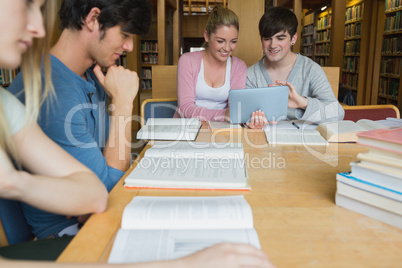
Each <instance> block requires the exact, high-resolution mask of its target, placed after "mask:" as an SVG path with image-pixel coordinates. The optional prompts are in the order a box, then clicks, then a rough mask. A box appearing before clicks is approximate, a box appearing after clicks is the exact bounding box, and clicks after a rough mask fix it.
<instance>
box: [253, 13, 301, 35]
mask: <svg viewBox="0 0 402 268" xmlns="http://www.w3.org/2000/svg"><path fill="white" fill-rule="evenodd" d="M298 24H299V23H298V21H297V18H296V15H295V14H294V13H293V12H292V11H290V10H289V9H286V8H283V7H271V8H269V9H268V10H267V11H266V12H265V14H264V15H263V16H262V17H261V19H260V23H259V25H258V28H259V30H260V36H261V37H271V36H274V35H275V34H277V33H279V32H282V31H285V32H286V31H288V32H289V34H290V37H293V36H294V35H295V33H296V32H297V26H298Z"/></svg>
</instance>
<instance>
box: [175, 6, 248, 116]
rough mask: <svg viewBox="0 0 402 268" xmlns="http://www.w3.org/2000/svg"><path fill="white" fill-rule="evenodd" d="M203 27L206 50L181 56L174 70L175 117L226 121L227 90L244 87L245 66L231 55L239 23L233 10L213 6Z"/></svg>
mask: <svg viewBox="0 0 402 268" xmlns="http://www.w3.org/2000/svg"><path fill="white" fill-rule="evenodd" d="M205 28H206V29H205V31H204V39H205V43H204V47H205V50H204V51H197V52H191V53H186V54H184V55H182V56H181V57H180V60H179V64H178V67H177V95H178V108H179V111H178V113H176V115H175V116H176V117H185V118H193V117H196V118H200V119H201V120H204V121H225V120H228V119H229V117H228V115H229V109H228V108H229V107H228V97H229V90H230V89H241V88H245V85H246V70H247V67H246V64H245V63H244V62H243V61H242V60H241V59H239V58H236V57H233V56H232V53H233V52H234V51H235V49H236V46H237V38H238V35H239V21H238V18H237V16H236V14H235V13H234V12H233V11H231V10H229V9H227V8H223V7H222V6H216V7H215V8H214V9H213V10H212V12H211V14H210V16H209V18H208V21H207V24H206V27H205Z"/></svg>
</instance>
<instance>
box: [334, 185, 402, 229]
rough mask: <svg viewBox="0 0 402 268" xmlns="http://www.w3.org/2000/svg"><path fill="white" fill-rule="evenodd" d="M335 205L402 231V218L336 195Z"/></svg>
mask: <svg viewBox="0 0 402 268" xmlns="http://www.w3.org/2000/svg"><path fill="white" fill-rule="evenodd" d="M335 203H336V204H337V205H338V206H340V207H343V208H346V209H349V210H352V211H354V212H357V213H359V214H362V215H364V216H367V217H370V218H373V219H375V220H378V221H381V222H384V223H386V224H389V225H392V226H395V227H398V228H401V229H402V216H401V215H398V214H395V213H392V212H389V211H387V210H384V209H380V208H377V207H375V206H371V205H369V204H367V203H363V202H360V201H357V200H356V199H353V198H350V197H347V196H343V195H340V194H339V193H336V195H335Z"/></svg>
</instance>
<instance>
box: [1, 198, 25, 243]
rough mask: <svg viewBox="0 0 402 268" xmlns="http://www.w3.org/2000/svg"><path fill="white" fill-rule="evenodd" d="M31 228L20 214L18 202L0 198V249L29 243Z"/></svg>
mask: <svg viewBox="0 0 402 268" xmlns="http://www.w3.org/2000/svg"><path fill="white" fill-rule="evenodd" d="M32 238H33V234H32V232H31V228H30V227H29V225H28V224H27V222H26V220H25V217H24V215H23V213H22V209H21V204H20V202H17V201H13V200H7V199H2V198H0V247H1V246H8V245H13V244H18V243H21V242H26V241H29V240H31V239H32Z"/></svg>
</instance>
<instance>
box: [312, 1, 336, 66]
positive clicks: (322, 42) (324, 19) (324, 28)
mask: <svg viewBox="0 0 402 268" xmlns="http://www.w3.org/2000/svg"><path fill="white" fill-rule="evenodd" d="M331 13H332V12H331V8H327V10H325V11H324V12H322V13H320V14H318V15H317V17H316V30H315V45H314V60H315V62H317V63H318V64H319V65H321V66H328V65H329V54H330V42H331V40H330V36H331V20H332V14H331Z"/></svg>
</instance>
